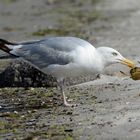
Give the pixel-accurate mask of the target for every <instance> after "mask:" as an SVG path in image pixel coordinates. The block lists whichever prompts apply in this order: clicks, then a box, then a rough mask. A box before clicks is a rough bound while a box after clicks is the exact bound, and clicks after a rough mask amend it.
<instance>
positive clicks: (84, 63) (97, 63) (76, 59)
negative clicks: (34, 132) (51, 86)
mask: <svg viewBox="0 0 140 140" xmlns="http://www.w3.org/2000/svg"><path fill="white" fill-rule="evenodd" d="M0 49H1V50H3V51H5V52H7V53H9V54H11V55H13V56H15V57H22V58H23V59H25V60H26V61H28V62H30V63H31V64H32V65H34V66H35V67H37V68H38V69H39V70H40V71H42V72H43V73H45V74H50V75H52V76H54V77H56V78H57V83H58V86H59V87H60V89H61V93H62V96H63V102H64V105H65V106H73V105H74V104H70V103H68V102H67V101H66V96H65V93H64V79H65V78H67V77H77V76H81V75H82V76H83V75H84V76H86V75H89V74H90V75H95V74H100V73H101V72H102V71H103V70H104V68H105V67H107V66H109V65H111V64H114V63H121V64H124V65H127V66H128V67H131V68H134V67H135V65H134V63H133V62H132V61H130V60H128V59H126V58H124V57H123V56H122V55H121V54H120V53H119V52H118V51H116V50H115V49H113V48H110V47H99V48H95V47H94V46H93V45H91V44H90V43H89V42H87V41H85V40H83V39H80V38H76V37H48V38H46V39H42V40H36V41H28V42H23V43H12V42H9V41H7V40H3V39H0Z"/></svg>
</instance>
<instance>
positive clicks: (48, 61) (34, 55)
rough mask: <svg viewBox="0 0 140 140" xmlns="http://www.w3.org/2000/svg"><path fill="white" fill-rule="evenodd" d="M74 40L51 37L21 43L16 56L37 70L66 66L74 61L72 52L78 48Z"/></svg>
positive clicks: (78, 44)
mask: <svg viewBox="0 0 140 140" xmlns="http://www.w3.org/2000/svg"><path fill="white" fill-rule="evenodd" d="M76 41H77V39H76V38H71V37H69V38H68V37H67V38H66V37H53V38H48V39H45V40H40V41H33V42H25V43H21V47H20V48H19V49H17V50H16V54H17V55H19V56H21V57H23V58H24V59H26V60H27V61H29V62H31V63H32V64H34V65H35V66H37V67H38V68H40V69H41V68H44V67H47V66H48V65H53V64H59V65H66V64H68V63H71V62H73V61H74V58H73V56H72V52H73V51H74V50H75V49H76V48H77V46H80V45H81V44H80V42H79V43H78V42H77V43H76Z"/></svg>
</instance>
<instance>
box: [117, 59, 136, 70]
mask: <svg viewBox="0 0 140 140" xmlns="http://www.w3.org/2000/svg"><path fill="white" fill-rule="evenodd" d="M120 63H122V64H124V65H127V66H128V67H130V68H134V67H135V63H134V62H132V61H131V60H129V59H126V58H123V59H121V60H120Z"/></svg>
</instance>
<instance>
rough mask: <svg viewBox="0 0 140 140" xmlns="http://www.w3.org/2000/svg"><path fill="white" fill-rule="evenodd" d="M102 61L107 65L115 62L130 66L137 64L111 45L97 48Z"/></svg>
mask: <svg viewBox="0 0 140 140" xmlns="http://www.w3.org/2000/svg"><path fill="white" fill-rule="evenodd" d="M97 51H98V53H99V54H100V56H101V58H102V61H103V63H104V65H105V66H109V65H111V64H114V63H121V64H124V65H127V66H128V67H130V68H134V67H135V64H134V62H132V61H131V60H129V59H126V58H124V57H123V56H122V55H121V54H120V53H119V52H118V51H116V50H115V49H113V48H109V47H99V48H97Z"/></svg>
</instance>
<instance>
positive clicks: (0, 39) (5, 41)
mask: <svg viewBox="0 0 140 140" xmlns="http://www.w3.org/2000/svg"><path fill="white" fill-rule="evenodd" d="M1 44H7V45H17V44H18V43H15V42H10V41H8V40H5V39H2V38H0V45H1Z"/></svg>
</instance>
